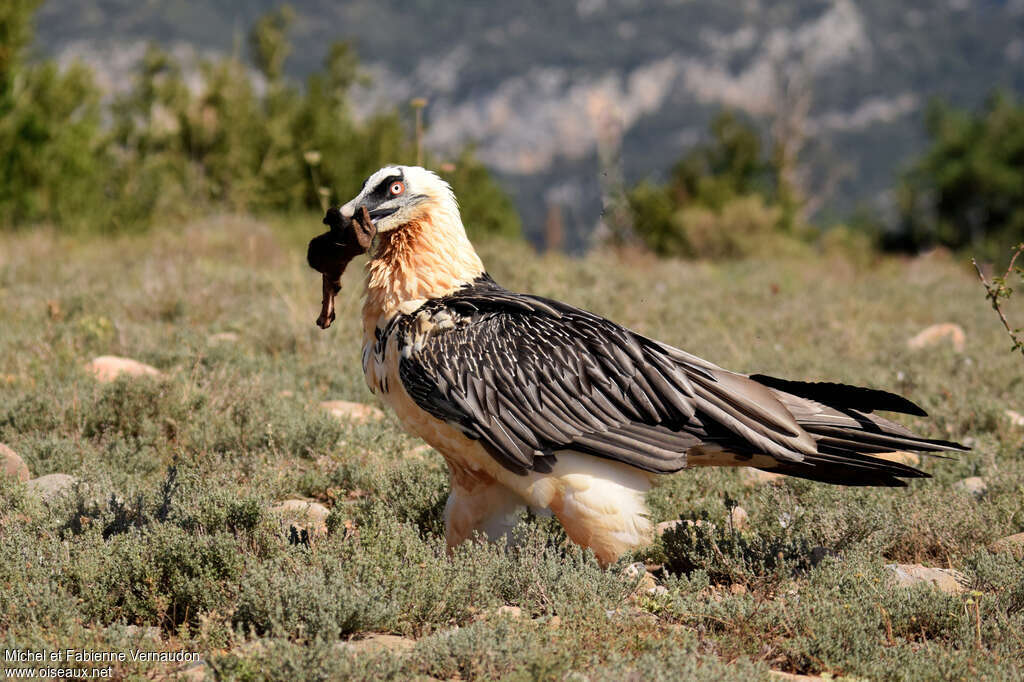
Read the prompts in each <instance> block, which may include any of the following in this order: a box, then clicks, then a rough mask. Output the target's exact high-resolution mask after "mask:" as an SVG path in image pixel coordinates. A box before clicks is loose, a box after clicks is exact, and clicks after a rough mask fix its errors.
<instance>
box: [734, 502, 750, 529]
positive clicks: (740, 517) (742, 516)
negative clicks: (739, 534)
mask: <svg viewBox="0 0 1024 682" xmlns="http://www.w3.org/2000/svg"><path fill="white" fill-rule="evenodd" d="M749 518H750V515H749V514H747V510H746V509H744V508H743V507H733V508H732V509H731V510H730V511H729V520H730V522H731V523H732V528H733V530H736V531H741V530H743V529H744V528H746V527H747V520H748V519H749Z"/></svg>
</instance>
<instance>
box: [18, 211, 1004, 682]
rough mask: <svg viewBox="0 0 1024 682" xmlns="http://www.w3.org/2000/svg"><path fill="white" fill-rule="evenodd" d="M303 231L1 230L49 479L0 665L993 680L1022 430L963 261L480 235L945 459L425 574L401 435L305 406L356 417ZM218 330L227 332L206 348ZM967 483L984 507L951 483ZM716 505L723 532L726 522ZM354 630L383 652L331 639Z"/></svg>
mask: <svg viewBox="0 0 1024 682" xmlns="http://www.w3.org/2000/svg"><path fill="white" fill-rule="evenodd" d="M317 229H318V225H317V224H316V222H315V221H312V220H310V221H304V222H296V223H294V224H283V223H282V224H281V225H277V226H272V227H268V226H267V225H263V224H260V223H257V222H255V221H249V220H242V219H235V218H226V219H215V220H209V221H205V222H201V223H198V224H192V225H188V226H186V227H182V228H175V229H167V230H163V231H160V232H157V233H155V234H154V235H151V236H148V237H135V238H125V239H119V240H114V241H88V242H72V241H66V240H64V239H61V238H56V237H53V236H50V235H45V234H24V235H18V236H0V442H5V443H7V444H8V445H10V446H11V447H12V448H13V449H14V450H16V451H17V452H18V453H20V454H21V456H22V457H23V458H24V460H25V461H26V463H27V464H28V466H29V468H30V469H31V471H32V474H33V475H34V476H41V475H44V474H48V473H54V472H63V473H68V474H72V475H74V476H76V477H77V478H78V479H79V481H80V482H79V484H78V485H77V487H76V488H75V489H74V490H72V491H71V492H70V493H69V494H67V495H65V496H63V497H58V498H55V499H54V500H53V501H51V502H48V503H44V502H43V501H41V500H40V499H39V498H38V497H37V496H36V495H35V494H33V493H31V492H30V491H29V489H28V488H27V487H26V486H25V485H23V484H20V483H14V482H11V481H10V480H6V481H0V648H4V649H15V648H17V649H22V650H34V651H40V650H47V651H50V650H56V649H67V648H75V649H79V650H89V651H114V652H129V651H131V650H132V649H142V650H147V651H167V652H174V651H180V650H184V651H187V652H196V653H198V654H199V655H200V656H201V657H202V660H203V662H204V665H203V666H194V667H193V668H192V669H191V670H189V671H187V672H188V673H189V674H193V675H195V676H198V675H199V673H200V671H201V670H202V671H205V672H206V673H207V675H208V679H209V678H210V677H212V676H214V675H216V676H218V677H219V678H222V679H265V678H275V679H342V678H346V679H347V678H392V679H405V678H407V677H418V678H421V679H428V678H437V679H453V678H454V679H469V678H480V679H493V678H499V677H504V678H509V679H567V678H570V679H591V680H603V679H608V680H618V679H623V678H624V677H626V676H630V675H631V676H634V677H636V678H638V679H648V678H649V679H723V678H736V679H758V678H762V679H767V678H768V677H769V675H770V673H769V671H770V670H772V669H774V670H781V671H787V672H790V673H803V674H823V673H827V674H830V675H834V676H840V675H843V676H854V677H861V678H870V679H936V678H943V679H953V678H963V679H977V678H982V677H983V678H989V679H996V678H999V679H1004V678H1005V679H1014V678H1020V677H1021V676H1022V673H1021V672H1020V670H1021V668H1020V666H1021V664H1024V653H1022V652H1024V567H1022V565H1021V563H1020V562H1019V561H1017V560H1015V559H1014V558H1013V557H1012V556H1009V555H1006V554H999V553H994V552H991V551H989V550H988V549H986V546H987V545H989V544H990V543H991V542H992V541H993V540H995V539H997V538H999V537H1001V536H1005V535H1009V534H1011V533H1016V532H1020V531H1022V530H1024V454H1022V443H1024V429H1022V428H1020V427H1015V426H1013V425H1012V424H1011V423H1010V421H1009V420H1008V419H1007V418H1006V417H1005V415H1004V411H1005V410H1006V409H1016V410H1018V411H1024V378H1022V377H1024V365H1022V364H1021V360H1020V358H1019V357H1014V356H1013V355H1011V354H1010V353H1009V352H1008V350H1007V347H1008V345H1009V344H1008V341H1007V340H1006V338H1004V337H1003V336H1001V334H1002V332H1001V330H1000V328H999V327H998V324H997V321H996V319H995V317H994V315H993V314H992V312H991V311H990V310H988V309H987V308H986V305H985V302H984V300H983V297H982V293H981V291H980V288H979V286H978V284H977V282H976V280H974V279H973V275H972V274H971V273H970V272H969V271H968V269H967V268H966V267H965V265H964V264H963V263H959V262H954V261H953V260H952V259H950V258H949V257H943V256H941V255H933V256H930V257H923V258H920V259H916V260H911V261H897V260H886V261H883V262H875V263H866V262H862V263H859V264H852V263H850V262H849V261H848V260H846V259H844V258H842V257H841V256H840V255H838V254H830V253H810V252H808V253H804V254H802V255H801V256H799V257H787V259H785V260H784V261H782V262H776V261H773V260H771V259H767V258H766V259H765V260H759V261H746V262H740V263H732V264H723V265H706V264H691V263H681V262H657V261H651V260H647V259H644V258H640V257H637V258H634V259H627V260H625V261H623V260H619V259H616V258H614V257H612V256H609V255H600V254H599V255H594V256H591V257H589V258H587V259H585V260H568V259H565V258H561V257H558V256H543V257H538V256H536V255H535V254H533V253H532V252H531V251H530V250H528V249H527V248H526V247H523V246H519V245H509V244H500V243H492V244H485V245H483V248H482V249H481V251H482V255H483V256H484V259H485V262H487V263H489V265H490V270H491V272H492V274H493V275H494V276H495V277H496V278H497V279H498V280H499V281H501V282H502V283H504V284H505V285H507V286H510V287H512V288H518V289H523V290H528V291H532V292H535V293H539V294H543V295H548V296H554V297H558V298H562V299H564V300H567V301H569V302H572V303H575V304H578V305H580V306H583V307H585V308H588V309H591V310H594V311H597V312H600V313H603V314H606V315H608V316H610V317H612V318H613V319H615V320H617V321H619V322H622V323H625V324H626V325H629V326H631V327H633V328H634V329H637V330H638V331H641V332H643V333H646V334H649V335H651V336H654V337H656V338H659V339H661V340H664V341H666V342H669V343H673V344H676V345H679V346H681V347H683V348H685V349H687V350H689V351H691V352H694V353H697V354H699V355H702V356H704V357H707V358H708V359H710V360H713V361H715V362H718V363H719V364H722V365H724V366H726V367H729V368H732V369H736V370H741V371H762V372H765V373H769V374H774V375H777V376H783V377H790V378H805V379H814V378H828V379H832V380H838V381H847V382H853V383H858V384H864V385H870V386H877V387H883V388H888V389H891V390H896V391H899V392H901V393H904V394H906V395H908V396H909V397H910V398H912V399H914V400H915V401H918V402H919V403H920V404H921V405H922V406H923V407H924V408H925V409H926V410H928V411H929V412H930V413H931V414H932V417H933V419H932V420H931V421H925V420H914V421H913V424H912V425H913V426H914V427H916V428H918V429H920V430H921V431H923V432H924V433H926V434H928V435H932V436H935V437H940V438H952V439H956V440H961V441H967V442H969V443H971V444H972V445H973V446H974V447H975V451H974V452H973V453H971V454H969V455H966V456H963V457H960V458H959V459H953V460H941V459H929V460H927V461H925V462H924V464H923V467H924V468H925V469H926V470H927V471H929V472H930V473H932V474H933V475H934V478H933V479H930V480H924V481H916V482H913V483H912V484H911V486H910V487H909V488H907V489H903V490H856V489H843V488H837V487H830V486H826V485H820V484H813V483H807V482H801V481H788V482H786V483H785V484H783V485H763V486H757V487H749V486H746V485H745V484H744V481H743V479H742V477H741V474H740V472H738V471H735V470H696V471H692V472H684V473H681V474H679V475H676V476H673V477H666V478H665V479H664V481H663V484H662V485H661V486H660V487H658V488H656V489H655V490H654V491H653V492H652V494H651V499H650V502H651V508H652V511H653V515H654V516H655V517H656V518H655V520H656V521H664V520H669V519H677V518H684V519H706V520H708V521H710V522H711V523H710V524H703V525H701V526H699V527H694V528H692V529H688V530H685V531H684V532H681V533H677V534H675V535H673V536H671V537H668V538H666V540H665V541H664V542H663V543H659V545H658V546H655V547H653V548H651V549H649V550H646V551H645V552H643V553H641V554H640V555H639V556H637V557H631V558H628V559H626V560H623V562H621V564H620V565H618V566H615V567H612V568H610V569H608V570H602V569H601V568H599V567H598V565H597V564H596V562H595V561H594V560H593V558H592V557H591V556H589V555H587V554H584V553H581V552H580V551H578V550H577V549H576V548H574V547H572V546H567V545H566V543H565V541H564V536H563V534H562V533H561V532H560V530H559V529H558V528H557V526H555V525H553V524H551V523H550V522H548V521H547V520H545V519H534V520H526V521H525V522H524V524H523V526H522V528H521V537H520V542H519V545H518V547H516V548H506V547H499V546H495V545H474V546H468V547H464V548H462V549H461V550H460V551H459V552H458V553H457V554H456V555H455V556H454V557H452V558H449V557H448V556H446V554H445V552H444V550H443V539H442V537H441V533H440V528H441V521H440V514H441V511H442V508H443V504H444V499H445V495H446V474H445V471H444V467H443V464H442V461H441V459H440V457H439V456H438V455H436V453H432V452H428V453H427V454H426V455H424V454H423V453H422V452H420V451H417V452H413V453H410V451H411V450H413V449H414V448H415V447H416V446H417V445H419V443H418V442H417V441H415V440H414V439H412V438H410V437H409V436H406V435H405V434H404V433H402V432H401V430H400V429H399V427H398V426H397V424H396V423H395V421H394V420H393V418H391V417H390V416H389V417H388V418H387V419H386V420H385V421H383V422H380V423H373V424H368V425H355V426H352V425H347V424H344V423H341V422H339V421H337V420H335V419H334V418H332V417H330V416H329V415H327V414H326V413H325V412H323V411H322V410H320V409H319V408H318V404H319V402H320V401H323V400H329V399H347V400H353V401H362V402H371V403H372V402H373V400H374V399H373V397H372V396H371V395H370V394H369V393H368V391H367V390H366V388H365V386H364V385H363V380H362V375H361V372H360V362H359V330H358V323H357V314H356V310H357V307H358V303H357V300H356V298H357V291H358V288H359V273H358V272H357V270H358V268H353V269H352V272H350V274H349V276H348V277H347V278H346V288H345V290H343V294H342V297H341V299H340V300H339V306H340V309H339V322H338V323H337V324H336V326H335V327H334V328H332V329H330V330H329V331H327V332H323V331H321V330H319V329H317V328H316V327H315V326H314V324H313V321H314V319H315V318H316V315H317V313H318V311H319V297H320V286H319V279H318V277H317V276H316V275H315V273H313V272H312V271H311V270H309V269H308V268H307V267H306V265H305V263H304V242H305V240H306V239H308V238H309V237H310V236H311V235H312V234H313V233H314V232H316V231H317ZM938 322H955V323H958V324H960V325H962V327H963V328H964V330H965V331H966V336H967V344H966V350H965V352H963V353H960V354H958V353H955V352H953V350H952V349H951V348H949V346H948V345H938V346H935V347H933V348H928V349H924V350H919V351H911V350H908V348H907V346H906V340H907V339H908V338H909V337H911V336H913V335H914V334H915V333H917V332H918V331H919V330H920V329H921V328H922V327H925V326H927V325H930V324H933V323H938ZM223 332H235V333H237V335H238V338H237V340H236V341H234V342H223V341H222V342H220V343H212V342H211V340H210V338H209V337H210V336H211V335H213V334H218V333H223ZM104 354H113V355H123V356H129V357H132V358H135V359H137V360H141V361H143V362H147V363H150V364H152V365H154V366H156V367H157V368H159V369H160V370H161V371H162V372H164V375H165V376H164V378H156V379H154V378H137V379H121V380H118V381H117V382H114V383H111V384H100V383H97V382H96V381H95V380H93V379H92V378H91V377H90V376H89V375H88V374H87V373H86V372H85V371H84V370H83V365H84V363H86V362H87V361H89V360H90V359H91V358H93V357H95V356H98V355H104ZM968 476H982V477H984V478H985V479H986V481H987V484H988V489H987V491H986V492H985V493H984V494H982V495H981V496H980V497H975V496H973V495H971V494H969V493H966V492H963V491H961V490H959V489H958V488H957V487H955V486H954V484H955V483H956V482H957V481H959V480H960V479H963V478H965V477H968ZM294 497H303V498H309V499H315V500H318V501H320V502H322V503H324V504H325V505H326V506H328V507H329V508H330V509H331V510H332V511H331V516H330V517H329V519H328V524H327V525H328V527H329V528H330V532H329V534H328V535H327V536H326V537H323V538H316V539H314V541H313V542H312V543H310V544H309V545H306V544H303V543H298V544H292V543H290V542H289V533H288V532H287V531H286V529H285V528H284V527H283V526H282V524H281V522H280V521H279V519H278V518H277V517H276V516H275V515H273V514H272V513H271V512H270V511H269V510H268V509H269V507H270V506H271V505H272V504H274V503H275V502H277V501H280V500H283V499H286V498H294ZM737 503H738V504H740V505H741V506H742V507H743V508H745V509H746V510H747V512H749V516H750V523H749V526H748V527H747V528H745V529H744V530H742V531H741V532H736V531H734V530H733V529H731V528H730V526H729V524H728V523H727V521H726V519H727V517H728V513H729V512H728V510H729V507H730V506H731V505H733V504H737ZM637 559H639V560H645V561H648V562H650V563H660V564H663V565H664V568H663V569H662V570H660V571H658V572H657V573H656V575H657V577H658V579H659V581H660V582H661V583H662V584H663V585H664V586H665V587H666V588H667V590H666V591H664V593H663V594H646V593H641V594H640V595H639V596H633V591H634V590H633V587H634V586H633V584H630V583H629V582H628V581H624V580H623V579H622V577H621V571H622V568H623V567H624V566H625V565H626V564H627V563H629V561H631V560H637ZM893 562H899V563H923V564H925V565H929V566H939V567H953V568H956V569H958V570H959V571H961V572H962V573H963V574H964V576H965V577H966V581H967V584H968V587H969V590H968V591H966V592H964V593H963V594H958V595H949V594H943V593H940V592H938V591H935V590H932V589H931V588H928V587H923V586H919V587H913V588H904V587H897V586H895V585H894V584H893V583H892V581H891V579H890V576H889V573H888V571H887V570H886V568H885V564H887V563H893ZM503 605H511V606H517V607H520V609H521V614H520V615H519V617H515V616H514V615H508V614H500V613H498V611H497V609H498V608H499V607H501V606H503ZM506 611H508V610H506ZM368 633H392V634H395V635H402V636H404V637H407V638H410V639H414V640H415V645H414V646H412V647H411V648H407V649H403V650H401V651H399V650H396V649H388V648H378V649H366V650H364V649H359V648H357V647H355V646H351V645H343V644H339V642H341V641H345V640H350V639H352V640H358V639H361V638H365V637H366V636H367V634H368ZM35 665H37V666H38V665H41V664H38V663H36V664H35ZM51 665H52V664H51ZM185 667H186V666H184V665H183V664H181V663H166V662H164V663H160V662H157V663H154V662H133V661H131V660H128V661H126V662H118V663H116V664H114V672H115V676H122V677H125V678H130V679H136V678H154V677H161V676H164V675H174V674H177V673H178V672H180V671H182V670H184V669H185Z"/></svg>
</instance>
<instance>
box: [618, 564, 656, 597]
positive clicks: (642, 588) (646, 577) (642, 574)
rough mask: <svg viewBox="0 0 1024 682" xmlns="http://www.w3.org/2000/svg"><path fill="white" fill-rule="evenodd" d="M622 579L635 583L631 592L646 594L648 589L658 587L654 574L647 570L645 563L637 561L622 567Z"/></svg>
mask: <svg viewBox="0 0 1024 682" xmlns="http://www.w3.org/2000/svg"><path fill="white" fill-rule="evenodd" d="M622 579H623V580H624V581H625V582H628V583H636V586H635V587H634V588H633V594H646V593H647V592H648V591H650V590H653V589H654V588H656V587H658V582H657V581H656V580H655V579H654V576H653V575H651V574H650V573H648V572H647V566H646V564H642V563H640V562H639V561H638V562H636V563H632V564H630V565H629V566H626V567H625V568H624V569H622Z"/></svg>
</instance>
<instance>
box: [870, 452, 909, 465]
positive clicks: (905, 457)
mask: <svg viewBox="0 0 1024 682" xmlns="http://www.w3.org/2000/svg"><path fill="white" fill-rule="evenodd" d="M871 456H872V457H877V458H878V459H884V460H886V461H887V462H896V463H897V464H906V465H907V466H911V467H916V466H917V465H919V464H920V463H921V456H920V455H919V454H917V453H916V452H907V451H906V450H895V451H893V452H878V453H875V454H873V455H871Z"/></svg>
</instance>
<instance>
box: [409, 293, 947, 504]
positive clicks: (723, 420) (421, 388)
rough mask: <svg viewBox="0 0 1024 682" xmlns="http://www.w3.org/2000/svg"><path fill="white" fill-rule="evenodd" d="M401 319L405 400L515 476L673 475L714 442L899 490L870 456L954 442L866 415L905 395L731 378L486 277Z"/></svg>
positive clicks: (801, 472)
mask: <svg viewBox="0 0 1024 682" xmlns="http://www.w3.org/2000/svg"><path fill="white" fill-rule="evenodd" d="M435 314H436V315H438V316H439V319H441V318H443V319H444V320H445V321H446V322H448V321H454V326H453V325H451V324H446V325H444V326H443V328H440V327H439V328H437V329H435V330H434V331H432V332H430V334H429V335H428V336H426V337H423V336H418V334H420V332H419V331H418V329H417V325H416V324H415V323H414V320H416V319H418V318H419V317H420V316H422V315H426V316H428V317H430V316H432V315H435ZM397 324H398V325H399V326H398V327H397V328H395V330H394V333H395V334H396V335H398V338H399V352H400V360H399V376H400V378H401V380H402V384H403V386H404V387H405V389H406V391H407V392H408V393H409V396H410V397H411V398H412V399H413V401H414V402H416V404H417V405H419V406H420V407H421V408H423V409H424V410H425V411H426V412H428V413H429V414H431V415H433V416H434V417H436V418H438V419H441V420H443V421H446V422H448V423H451V424H453V425H456V426H457V427H458V428H460V429H461V430H462V431H463V433H465V434H466V435H467V436H468V437H470V438H472V439H474V440H478V441H479V442H481V443H482V444H483V445H484V447H485V448H486V449H487V450H488V452H489V453H490V454H491V455H492V456H493V457H494V458H495V459H496V460H497V461H499V462H500V463H501V464H502V465H503V466H505V467H506V468H508V469H510V470H511V471H514V472H516V473H520V474H525V473H526V472H528V471H530V470H533V471H550V470H551V466H552V464H553V462H554V461H555V458H556V456H557V455H556V453H557V452H558V451H559V450H566V449H569V450H576V451H581V452H585V453H589V454H592V455H595V456H598V457H604V458H608V459H613V460H618V461H621V462H624V463H626V464H630V465H632V466H635V467H638V468H641V469H644V470H647V471H651V472H656V473H668V472H672V471H678V470H679V469H682V468H683V467H685V466H686V453H687V451H688V450H689V449H690V448H693V447H695V446H697V445H701V444H712V445H719V446H721V447H722V448H723V449H724V450H726V451H728V452H732V453H735V454H737V455H739V456H746V455H753V454H766V455H770V456H771V457H772V458H774V460H775V462H776V466H775V468H774V469H773V470H775V471H780V472H781V473H786V474H789V475H792V476H802V477H805V478H811V479H814V480H822V481H828V482H838V483H843V482H845V483H847V484H852V485H902V483H901V482H900V481H899V480H898V478H897V477H907V476H919V475H924V474H923V473H921V472H917V470H916V469H913V468H911V467H907V466H904V465H897V464H895V463H892V462H886V461H884V460H880V459H874V458H872V457H871V456H870V455H871V454H873V453H880V452H889V451H892V450H894V449H915V450H932V451H934V450H943V449H957V448H958V447H959V446H957V445H956V444H955V443H947V442H945V441H932V440H927V439H922V438H919V437H917V436H916V435H914V434H913V433H911V432H910V431H908V430H906V429H905V428H903V427H901V426H899V425H898V424H895V423H893V422H890V421H887V420H885V419H883V418H881V417H877V416H874V415H870V414H868V413H869V412H870V411H871V410H872V409H888V410H899V411H904V412H908V413H910V414H916V413H918V412H920V408H917V406H915V405H913V403H910V401H907V400H905V399H903V398H901V397H900V396H896V395H894V394H890V393H886V392H884V391H873V390H871V389H860V388H857V387H850V386H842V385H840V384H812V383H807V382H793V381H786V380H782V379H774V378H771V377H765V376H763V375H755V376H754V377H746V376H743V375H739V374H735V373H733V372H728V371H726V370H724V369H721V368H719V367H716V366H715V365H713V364H711V363H709V362H707V361H705V360H702V359H701V358H698V357H696V356H694V355H690V354H689V353H686V352H685V351H681V350H679V349H677V348H673V347H671V346H667V345H665V344H662V343H659V342H656V341H652V340H649V339H646V338H644V337H642V336H639V335H637V334H634V333H633V332H631V331H629V330H628V329H625V328H623V327H621V326H619V325H616V324H615V323H613V322H610V321H608V320H606V319H604V318H601V317H598V316H596V315H593V314H591V313H588V312H586V311H583V310H579V309H577V308H574V307H572V306H569V305H567V304H564V303H560V302H558V301H552V300H548V299H542V298H539V297H536V296H528V295H524V294H516V293H513V292H510V291H507V290H505V289H503V288H501V287H499V286H498V285H497V284H495V283H494V282H493V281H492V280H490V278H488V277H486V276H484V277H482V278H481V279H479V280H477V281H476V282H475V283H474V284H472V285H470V286H468V287H466V288H464V289H462V290H460V291H458V292H456V293H454V294H452V295H451V296H447V297H444V298H440V299H435V300H432V301H428V302H427V303H426V304H424V305H423V307H421V308H420V309H419V310H418V311H416V313H414V314H413V315H410V316H402V318H401V320H400V321H399V322H398V323H397ZM410 345H411V346H412V348H409V346H410ZM858 410H859V411H858ZM844 467H847V468H846V469H844ZM844 472H846V474H844ZM844 475H849V477H850V478H849V480H843V476H844Z"/></svg>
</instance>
